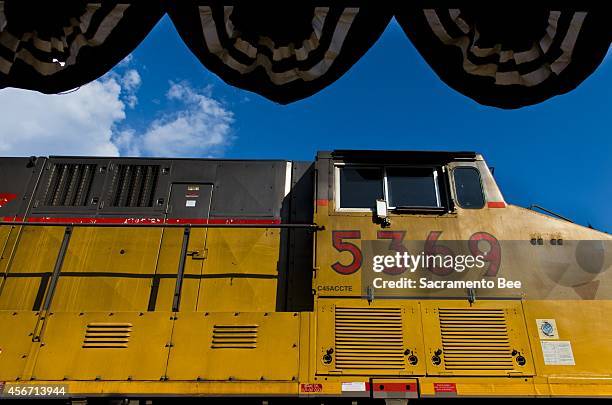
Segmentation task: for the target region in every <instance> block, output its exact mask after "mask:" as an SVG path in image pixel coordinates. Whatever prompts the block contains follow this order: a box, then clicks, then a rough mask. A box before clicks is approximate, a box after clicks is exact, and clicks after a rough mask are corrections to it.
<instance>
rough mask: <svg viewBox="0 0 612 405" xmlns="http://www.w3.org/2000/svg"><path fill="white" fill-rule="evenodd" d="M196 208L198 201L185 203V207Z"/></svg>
mask: <svg viewBox="0 0 612 405" xmlns="http://www.w3.org/2000/svg"><path fill="white" fill-rule="evenodd" d="M195 206H196V200H187V201H186V202H185V207H195Z"/></svg>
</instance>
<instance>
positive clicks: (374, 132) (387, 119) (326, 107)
mask: <svg viewBox="0 0 612 405" xmlns="http://www.w3.org/2000/svg"><path fill="white" fill-rule="evenodd" d="M610 59H611V58H610V57H608V60H606V61H605V62H604V63H603V64H602V66H600V67H599V69H598V70H597V71H596V72H595V73H594V74H593V75H592V76H591V77H589V78H588V79H587V80H586V81H585V82H584V83H583V84H582V85H581V86H580V87H578V88H577V89H576V90H575V91H573V92H571V93H569V94H567V95H564V96H559V97H555V98H553V99H551V100H548V101H546V102H544V103H541V104H538V105H536V106H531V107H527V108H523V109H520V110H512V111H507V110H500V109H496V108H491V107H485V106H481V105H479V104H477V103H475V102H474V101H472V100H470V99H468V98H466V97H464V96H462V95H461V94H459V93H457V92H455V91H453V90H451V89H450V88H448V87H447V86H446V85H445V84H444V83H443V82H442V81H441V80H439V79H438V78H437V76H436V75H435V74H434V73H433V71H432V70H431V69H430V68H429V67H428V65H427V64H426V63H425V61H424V60H423V59H422V58H421V57H420V56H419V55H418V53H417V52H416V50H415V49H414V47H413V46H412V45H411V43H410V41H409V40H408V38H406V36H405V35H404V33H403V32H402V31H401V29H400V28H399V27H398V26H397V25H396V24H395V23H392V24H391V25H390V26H389V27H388V28H387V30H386V32H385V33H384V34H383V36H382V37H381V38H380V40H379V41H378V42H377V43H376V44H375V45H374V47H373V48H372V49H371V50H370V51H369V52H368V53H367V54H366V55H365V56H364V57H363V58H362V59H361V60H360V61H359V62H358V63H357V64H356V65H355V66H354V67H353V68H352V69H351V70H350V71H349V72H348V73H347V74H346V75H345V76H343V77H342V78H341V79H340V80H338V81H337V82H336V83H334V84H332V85H331V86H329V87H328V88H326V89H324V90H323V91H321V92H320V93H318V94H316V95H314V96H312V97H310V98H308V99H306V100H302V101H299V102H296V103H293V104H291V105H288V106H281V105H277V104H274V103H272V102H270V101H268V100H266V99H264V98H262V97H260V96H258V95H256V94H253V93H250V92H247V91H244V90H240V89H236V88H233V87H231V86H228V85H226V84H225V83H224V82H222V81H221V80H220V79H218V78H217V77H216V76H214V75H213V74H212V73H210V72H208V71H207V70H206V69H205V68H204V67H202V66H201V65H200V63H199V61H198V60H197V59H196V58H195V57H194V56H193V55H192V54H191V52H190V51H189V50H188V49H187V48H186V46H185V45H184V44H183V42H182V41H181V39H180V38H179V36H178V34H177V33H176V31H175V29H174V27H173V26H172V24H171V23H170V22H169V20H168V18H167V17H166V18H164V19H163V20H162V21H161V22H160V23H159V24H158V25H157V27H156V28H155V29H154V30H153V31H152V32H151V33H150V35H149V36H148V37H147V38H146V39H145V41H144V42H143V43H142V44H141V45H140V46H139V47H138V48H137V49H136V50H135V51H134V53H133V55H132V57H131V58H130V61H129V62H126V63H124V64H122V65H121V66H119V67H117V68H116V69H115V70H114V72H113V73H111V75H109V77H111V78H112V77H114V78H115V79H116V80H115V81H116V82H117V83H118V84H119V86H120V90H116V89H114V88H113V87H112V86H110V84H109V82H108V78H107V79H106V80H107V82H104V83H106V84H105V85H106V87H105V89H106V90H107V92H106V93H104V94H107V93H109V92H110V94H114V95H115V96H117V94H118V93H117V91H120V92H121V94H122V96H117V97H115V99H113V100H114V101H117V100H120V101H121V100H122V103H123V107H121V108H120V110H122V111H123V112H124V114H123V115H122V116H121V114H120V111H119V110H116V111H115V113H113V114H111V115H108V118H104V119H108V122H109V123H110V124H109V125H111V127H110V129H109V130H108V131H106V132H107V133H106V132H105V135H104V136H110V141H111V142H112V143H114V145H116V147H117V149H116V150H118V151H119V153H121V154H141V155H151V154H156V155H160V154H163V155H182V154H185V148H183V149H180V148H179V149H176V148H175V147H174V146H175V145H174V144H177V143H178V142H182V140H180V139H179V140H174V139H173V140H172V141H171V142H168V143H166V144H165V145H164V142H157V143H155V139H158V138H159V137H158V138H155V137H154V136H151V135H152V134H153V135H155V134H159V133H162V131H163V129H164V128H165V126H168V125H171V126H172V127H173V128H174V129H177V128H178V129H180V128H181V125H183V126H186V125H189V126H190V127H191V128H196V129H199V130H210V131H216V130H220V131H221V132H220V133H221V135H220V136H221V138H219V139H217V140H216V141H212V142H211V143H210V147H208V149H202V148H197V147H196V148H195V149H194V148H192V149H191V150H195V151H197V153H198V154H200V155H205V156H222V157H226V158H236V159H241V158H249V159H261V158H266V159H267V158H278V159H292V160H312V159H313V157H314V155H315V153H316V151H317V150H332V149H349V148H350V149H399V150H401V149H407V150H474V151H477V152H480V153H482V154H483V155H484V156H485V158H486V160H487V161H488V163H489V165H490V166H494V167H495V176H496V178H497V181H498V183H499V185H500V187H501V189H502V192H503V193H504V196H505V198H506V200H507V201H508V202H510V203H513V204H517V205H522V206H529V205H530V204H539V205H542V206H544V207H547V208H549V209H551V210H554V211H556V212H558V213H560V214H562V215H564V216H567V217H569V218H572V219H574V220H575V221H576V222H579V223H581V224H589V223H590V224H592V225H593V226H594V227H595V228H598V229H602V230H605V231H608V232H610V231H612V214H611V213H610V211H609V208H608V207H609V206H610V201H611V200H612V165H611V161H610V155H611V152H612V136H611V135H612V134H611V132H612V121H611V119H610V115H611V113H612V62H611V61H610ZM127 70H132V71H134V70H135V71H137V73H138V77H139V79H138V83H134V85H133V86H132V87H130V85H129V82H126V81H125V78H126V75H125V72H126V71H127ZM126 83H128V84H126ZM79 91H81V90H79ZM82 91H87V90H86V89H83V90H82ZM113 92H114V93H113ZM41 97H44V96H41ZM127 97H136V98H137V103H131V104H133V108H132V107H130V106H129V104H130V103H129V99H128V98H127ZM111 98H112V97H111ZM8 101H10V100H9V96H8V95H6V93H5V94H4V95H3V94H2V93H0V104H5V103H6V102H8ZM190 103H191V104H190ZM194 106H197V108H196V107H194ZM194 108H195V110H194ZM196 110H197V111H196ZM190 111H191V113H193V112H194V111H196V118H193V117H192V118H190V116H189V113H190ZM201 111H206V113H205V114H204V115H202V114H200V115H197V114H199V113H201ZM210 111H213V112H212V113H211V112H210ZM211 114H212V115H211ZM104 117H107V116H104ZM182 118H184V119H183V122H182V124H181V122H180V121H181V119H182ZM193 119H195V121H193ZM210 119H212V120H213V121H214V125H213V126H210V125H209V121H210ZM101 121H103V119H101ZM194 123H195V124H194ZM122 134H127V138H122ZM138 134H146V135H142V136H141V137H140V138H138V137H139V136H140V135H138ZM0 136H2V134H1V133H0ZM194 136H195V135H194ZM145 138H146V141H144V142H141V143H140V146H136V147H135V146H134V143H133V140H134V139H145ZM124 139H130V141H129V142H128V141H126V142H123V141H122V140H124ZM195 139H196V140H197V138H195ZM49 142H50V144H52V142H53V139H50V140H49ZM152 142H153V143H152ZM154 143H155V144H154ZM166 145H167V147H168V149H167V150H165V149H164V148H165V147H166ZM51 149H53V148H51ZM0 150H1V148H0ZM16 150H17V149H16ZM53 150H54V152H53V153H57V152H55V149H53ZM57 150H58V151H59V152H60V153H61V152H62V151H63V149H61V148H59V149H57ZM10 151H11V150H10V149H9V152H10ZM78 151H79V150H78V149H77V152H78ZM70 152H74V150H70ZM6 153H7V152H5V154H6ZM15 153H19V150H17V152H15ZM83 153H87V151H86V150H84V151H83ZM47 154H49V153H47ZM187 154H189V153H187Z"/></svg>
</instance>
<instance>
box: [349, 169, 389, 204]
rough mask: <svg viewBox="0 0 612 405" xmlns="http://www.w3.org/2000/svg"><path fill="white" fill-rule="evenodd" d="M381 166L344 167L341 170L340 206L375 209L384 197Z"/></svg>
mask: <svg viewBox="0 0 612 405" xmlns="http://www.w3.org/2000/svg"><path fill="white" fill-rule="evenodd" d="M383 196H384V193H383V171H382V168H380V167H343V168H342V169H341V170H340V207H342V208H366V209H373V208H374V207H375V206H376V200H378V199H381V198H383Z"/></svg>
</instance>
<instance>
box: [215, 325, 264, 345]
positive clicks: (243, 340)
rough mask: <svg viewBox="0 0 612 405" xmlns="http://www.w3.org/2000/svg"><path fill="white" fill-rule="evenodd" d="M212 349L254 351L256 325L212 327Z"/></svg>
mask: <svg viewBox="0 0 612 405" xmlns="http://www.w3.org/2000/svg"><path fill="white" fill-rule="evenodd" d="M210 347H212V348H213V349H255V348H256V347H257V325H214V327H213V335H212V344H211V346H210Z"/></svg>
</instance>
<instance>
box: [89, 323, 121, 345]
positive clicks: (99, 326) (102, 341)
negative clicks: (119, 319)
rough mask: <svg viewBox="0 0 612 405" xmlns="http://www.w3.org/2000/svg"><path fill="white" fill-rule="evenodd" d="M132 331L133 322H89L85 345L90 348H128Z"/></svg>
mask: <svg viewBox="0 0 612 405" xmlns="http://www.w3.org/2000/svg"><path fill="white" fill-rule="evenodd" d="M131 333H132V324H131V323H89V324H87V329H86V330H85V339H84V340H83V347H84V348H90V349H122V348H127V347H128V343H129V340H130V334H131Z"/></svg>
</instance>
